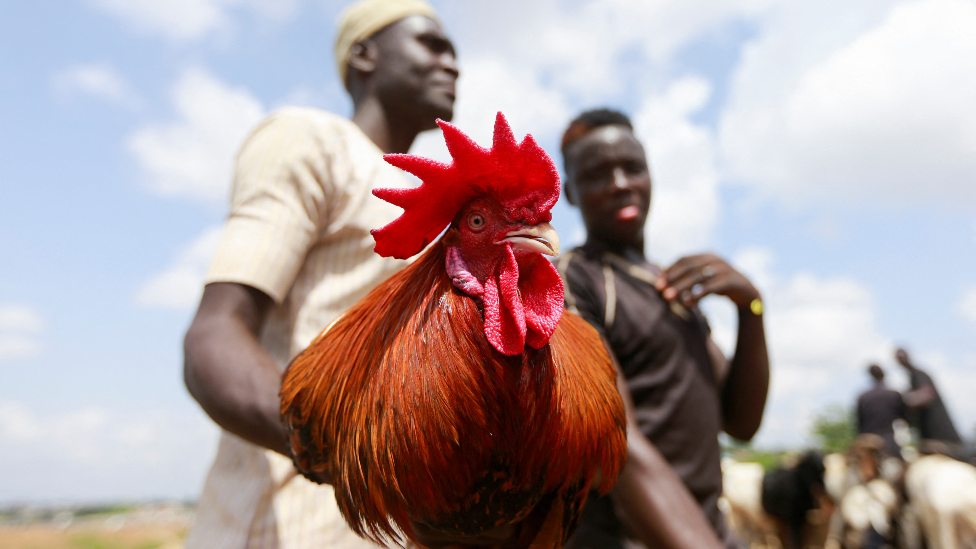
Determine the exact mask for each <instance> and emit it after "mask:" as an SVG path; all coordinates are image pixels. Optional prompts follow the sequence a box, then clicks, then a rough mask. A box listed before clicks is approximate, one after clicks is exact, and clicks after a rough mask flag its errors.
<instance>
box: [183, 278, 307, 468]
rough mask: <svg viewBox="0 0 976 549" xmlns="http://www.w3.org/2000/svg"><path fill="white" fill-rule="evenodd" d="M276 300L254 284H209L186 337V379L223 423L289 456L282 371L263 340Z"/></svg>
mask: <svg viewBox="0 0 976 549" xmlns="http://www.w3.org/2000/svg"><path fill="white" fill-rule="evenodd" d="M272 303H273V302H272V300H271V298H270V297H268V295H267V294H265V293H263V292H261V291H260V290H256V289H254V288H252V287H250V286H245V285H242V284H234V283H213V284H208V285H207V286H206V287H205V288H204V291H203V298H202V299H201V301H200V308H199V309H197V314H196V316H195V317H194V318H193V323H192V324H190V329H189V330H187V332H186V338H185V339H184V343H183V353H184V366H183V380H184V382H185V383H186V387H187V389H188V390H189V391H190V394H191V395H193V398H195V399H196V400H197V402H199V403H200V406H201V407H203V409H204V411H205V412H207V415H209V416H210V417H211V419H213V420H214V421H215V422H216V423H217V424H218V425H220V426H221V427H223V428H224V429H226V430H227V431H230V432H231V433H233V434H235V435H237V436H239V437H241V438H243V439H244V440H247V441H249V442H252V443H254V444H257V445H259V446H263V447H265V448H268V449H271V450H274V451H275V452H278V453H280V454H284V455H289V451H288V444H287V437H286V435H285V430H284V428H283V426H282V425H281V419H280V412H279V398H278V392H279V391H280V389H281V374H280V372H279V370H278V365H277V364H276V363H275V361H274V359H272V358H271V356H270V355H269V354H268V353H267V351H265V350H264V349H263V348H262V347H261V345H260V344H259V343H258V334H259V332H260V330H261V327H262V326H263V325H264V321H265V319H266V318H267V316H268V312H269V311H270V309H271V306H272Z"/></svg>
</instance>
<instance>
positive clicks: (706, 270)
mask: <svg viewBox="0 0 976 549" xmlns="http://www.w3.org/2000/svg"><path fill="white" fill-rule="evenodd" d="M701 275H702V280H708V279H710V278H712V277H713V276H715V267H712V266H711V265H705V266H704V267H703V268H702V270H701Z"/></svg>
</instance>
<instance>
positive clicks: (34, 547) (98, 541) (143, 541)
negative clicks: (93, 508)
mask: <svg viewBox="0 0 976 549" xmlns="http://www.w3.org/2000/svg"><path fill="white" fill-rule="evenodd" d="M184 537H186V528H185V527H183V526H177V525H172V526H157V525H152V526H150V525H137V526H131V527H127V526H123V527H121V528H119V529H117V530H114V531H113V530H112V529H108V528H105V527H104V526H102V525H95V524H91V525H78V526H69V527H67V528H58V527H57V526H54V525H50V524H39V525H29V526H4V527H0V547H3V549H182V547H183V539H184Z"/></svg>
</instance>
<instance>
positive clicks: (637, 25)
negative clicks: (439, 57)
mask: <svg viewBox="0 0 976 549" xmlns="http://www.w3.org/2000/svg"><path fill="white" fill-rule="evenodd" d="M774 2H775V0H696V1H681V0H657V1H646V0H588V1H583V2H574V3H572V5H567V3H565V2H558V1H556V0H541V1H534V2H524V1H521V0H499V1H497V2H491V3H464V4H461V3H457V4H452V5H445V6H444V12H445V15H446V17H447V19H448V20H449V21H450V23H451V24H450V25H449V28H448V32H450V33H452V35H453V36H455V37H457V39H458V41H459V43H460V44H461V45H462V46H466V49H465V48H464V47H462V60H463V62H465V63H466V60H464V59H463V55H464V51H492V52H494V54H495V55H498V56H499V57H500V58H502V59H504V62H505V64H506V65H508V66H513V67H518V68H519V69H522V70H526V71H527V72H528V73H530V74H533V75H541V76H542V77H543V79H544V80H545V81H546V82H547V84H548V85H549V86H551V87H552V88H554V89H559V90H563V91H564V92H568V93H569V94H570V95H572V96H574V97H577V98H579V99H582V100H583V101H585V102H587V103H590V102H592V101H594V100H602V101H605V100H606V96H607V95H613V94H619V93H623V92H626V93H632V88H631V87H630V86H629V84H630V83H631V82H632V80H635V79H636V80H638V81H645V80H646V81H648V82H653V81H654V80H656V77H658V76H660V75H661V74H662V72H661V71H662V69H663V68H665V67H666V66H667V65H668V64H669V63H670V62H671V58H672V56H673V55H674V54H675V52H677V51H678V50H680V49H681V48H682V47H683V46H685V45H687V44H689V43H690V42H692V41H693V40H695V39H697V38H699V37H700V36H701V35H702V34H704V33H705V32H707V31H709V30H713V29H716V28H719V27H721V26H722V25H725V24H728V22H729V21H730V20H734V19H751V18H755V17H758V16H759V15H760V14H762V13H764V12H765V10H766V9H768V7H769V6H770V5H772V4H774ZM454 10H457V13H456V16H454V17H451V15H454V14H455V12H454ZM635 53H636V54H637V55H639V56H640V57H642V58H643V60H644V61H645V62H644V63H642V64H641V65H640V70H625V69H624V67H626V66H627V63H628V62H630V61H632V60H633V57H634V55H633V54H635ZM462 68H463V67H462ZM630 68H631V69H633V67H630ZM459 97H462V100H464V99H463V96H460V95H459Z"/></svg>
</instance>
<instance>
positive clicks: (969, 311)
mask: <svg viewBox="0 0 976 549" xmlns="http://www.w3.org/2000/svg"><path fill="white" fill-rule="evenodd" d="M959 314H961V315H962V317H963V318H965V319H966V320H968V321H969V322H971V323H972V324H973V327H976V287H972V288H969V289H968V290H966V292H965V293H964V294H963V296H962V300H961V301H960V302H959Z"/></svg>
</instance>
